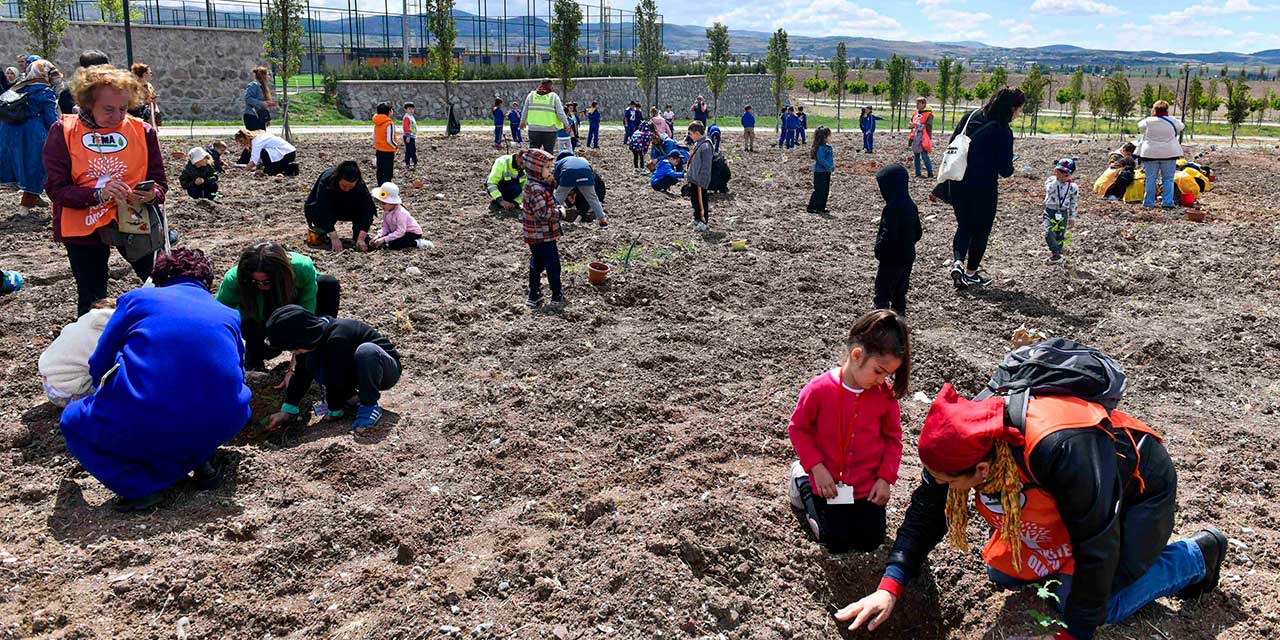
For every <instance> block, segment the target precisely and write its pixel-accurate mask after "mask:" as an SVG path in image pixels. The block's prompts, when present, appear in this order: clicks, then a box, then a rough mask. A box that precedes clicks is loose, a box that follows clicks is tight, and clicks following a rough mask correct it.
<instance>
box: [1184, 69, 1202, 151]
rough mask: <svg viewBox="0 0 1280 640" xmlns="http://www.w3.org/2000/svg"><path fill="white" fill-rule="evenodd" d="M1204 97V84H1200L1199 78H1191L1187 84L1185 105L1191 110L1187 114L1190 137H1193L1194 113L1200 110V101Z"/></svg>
mask: <svg viewBox="0 0 1280 640" xmlns="http://www.w3.org/2000/svg"><path fill="white" fill-rule="evenodd" d="M1203 97H1204V84H1202V83H1201V82H1200V78H1192V79H1191V82H1190V83H1188V84H1187V104H1188V105H1191V110H1190V111H1189V112H1188V113H1187V115H1188V116H1190V123H1189V125H1190V126H1188V127H1187V130H1188V133H1189V134H1190V135H1191V137H1193V138H1194V137H1195V124H1196V112H1197V111H1199V110H1200V100H1201V98H1203Z"/></svg>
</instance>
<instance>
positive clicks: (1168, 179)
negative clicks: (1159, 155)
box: [1142, 160, 1178, 209]
mask: <svg viewBox="0 0 1280 640" xmlns="http://www.w3.org/2000/svg"><path fill="white" fill-rule="evenodd" d="M1177 162H1178V161H1177V160H1146V161H1144V162H1143V163H1142V168H1143V169H1145V170H1146V171H1147V191H1146V194H1145V195H1144V196H1143V198H1142V206H1144V207H1146V208H1148V209H1150V208H1152V207H1154V206H1156V176H1159V177H1160V184H1161V185H1162V186H1163V187H1164V193H1163V194H1161V195H1162V196H1163V197H1162V198H1161V199H1162V202H1161V204H1162V205H1163V206H1165V207H1172V206H1173V192H1174V188H1173V174H1174V173H1175V172H1176V171H1177V170H1178V166H1177Z"/></svg>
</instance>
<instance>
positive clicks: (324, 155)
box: [316, 151, 329, 160]
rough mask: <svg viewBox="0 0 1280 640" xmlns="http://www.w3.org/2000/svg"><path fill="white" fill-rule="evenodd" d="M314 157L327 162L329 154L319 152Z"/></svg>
mask: <svg viewBox="0 0 1280 640" xmlns="http://www.w3.org/2000/svg"><path fill="white" fill-rule="evenodd" d="M316 156H317V157H319V158H320V159H321V160H328V159H329V154H327V153H325V152H323V151H321V152H320V153H317V154H316Z"/></svg>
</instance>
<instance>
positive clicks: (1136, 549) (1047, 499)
mask: <svg viewBox="0 0 1280 640" xmlns="http://www.w3.org/2000/svg"><path fill="white" fill-rule="evenodd" d="M1023 423H1024V425H1025V426H1024V427H1023V428H1021V429H1019V428H1017V427H1013V426H1011V425H1010V420H1009V418H1008V416H1007V412H1006V411H1005V403H1004V400H1003V399H1002V398H1000V397H994V398H987V399H985V400H980V401H970V400H966V399H964V398H961V397H959V395H958V394H957V393H956V390H955V389H954V388H953V387H952V386H951V385H950V384H949V383H948V384H946V385H943V387H942V391H941V392H939V394H938V397H937V398H936V399H935V400H934V401H933V405H932V406H931V407H930V409H929V415H928V417H927V418H925V423H924V428H923V429H922V430H921V432H920V441H919V448H920V462H921V463H922V464H923V465H924V467H925V473H924V474H923V476H924V477H923V482H922V483H921V484H920V486H919V487H918V488H917V489H916V490H915V492H914V493H913V494H912V496H911V505H910V507H909V508H908V509H907V513H906V516H905V517H904V519H903V522H902V526H901V527H900V528H899V529H898V535H897V540H896V542H895V543H894V547H893V551H892V552H891V553H890V554H889V559H888V567H887V568H886V570H885V574H884V578H883V579H881V581H880V586H879V588H878V589H877V590H876V591H875V593H872V594H871V595H868V596H866V597H865V598H863V599H861V600H859V601H857V602H854V603H852V604H850V605H849V606H847V607H845V608H844V609H841V610H840V611H839V612H837V613H836V618H837V619H838V620H842V621H850V620H851V621H852V624H851V625H850V627H849V628H850V629H857V628H859V627H861V626H862V625H863V624H866V625H867V628H868V629H875V628H876V627H878V626H880V625H881V624H882V623H883V622H884V621H885V619H887V618H888V617H889V614H890V613H892V611H893V607H894V604H895V603H896V602H897V601H898V598H900V597H901V596H902V593H903V591H904V589H905V587H906V585H907V584H908V583H909V582H910V581H911V579H912V578H913V577H915V576H916V575H917V574H918V573H919V571H920V567H921V565H922V564H923V563H924V560H925V556H927V555H928V553H929V551H930V550H932V549H933V547H935V546H937V544H938V543H939V542H941V541H942V538H943V537H944V536H948V537H949V538H950V540H951V543H952V544H953V545H955V546H956V547H957V548H959V549H961V550H965V549H966V545H965V529H966V525H967V523H968V518H969V500H970V498H969V494H970V492H971V491H973V492H974V494H975V495H974V499H973V504H974V507H975V508H976V510H977V512H978V514H979V515H981V516H982V518H983V519H984V520H986V521H987V522H988V524H989V525H990V526H991V528H992V530H993V533H992V535H991V539H990V540H989V541H988V542H987V545H986V547H985V548H984V549H983V550H982V559H983V561H984V562H986V564H987V573H988V575H989V576H990V577H991V580H992V581H993V582H995V583H996V584H997V585H999V586H1001V587H1004V588H1006V589H1017V588H1020V587H1022V586H1024V585H1027V584H1031V583H1033V582H1041V581H1047V580H1052V581H1053V583H1052V584H1053V585H1054V586H1056V596H1057V601H1058V606H1059V607H1060V608H1061V609H1062V617H1063V620H1064V621H1065V623H1066V626H1065V627H1064V628H1062V629H1060V630H1059V631H1058V632H1057V633H1056V634H1051V635H1048V636H1045V638H1055V639H1058V640H1062V639H1070V638H1074V639H1076V640H1089V639H1090V638H1092V637H1093V634H1094V630H1095V629H1097V627H1099V626H1101V625H1102V624H1104V623H1115V622H1119V621H1121V620H1124V619H1125V618H1127V617H1129V616H1130V615H1131V614H1133V613H1134V612H1136V611H1138V610H1139V609H1141V608H1142V607H1144V606H1146V605H1147V604H1148V603H1150V602H1152V601H1154V600H1155V599H1156V598H1160V597H1163V596H1168V595H1174V594H1176V595H1178V596H1179V597H1183V598H1195V597H1198V596H1199V595H1201V594H1203V593H1208V592H1210V591H1212V590H1213V589H1214V588H1216V587H1217V585H1218V576H1219V573H1220V571H1221V568H1222V559H1223V556H1224V555H1225V554H1226V551H1227V539H1226V537H1225V536H1223V534H1222V532H1220V531H1218V530H1217V529H1215V528H1208V529H1205V530H1202V531H1200V532H1199V533H1197V534H1195V535H1194V536H1192V537H1191V538H1189V539H1186V540H1179V541H1177V542H1173V543H1168V540H1169V535H1170V534H1171V533H1172V532H1173V513H1174V510H1175V508H1176V506H1177V505H1176V503H1177V475H1176V473H1175V471H1174V467H1173V462H1172V461H1171V460H1170V459H1169V453H1168V451H1166V450H1165V448H1164V445H1163V444H1161V442H1160V437H1159V436H1158V435H1157V434H1156V433H1155V432H1154V431H1153V430H1152V429H1151V428H1150V427H1148V426H1147V425H1145V424H1143V423H1142V422H1141V421H1139V420H1137V419H1136V418H1133V417H1131V416H1128V415H1126V414H1124V413H1123V412H1120V411H1113V412H1111V413H1110V414H1109V415H1108V413H1107V411H1106V410H1105V409H1104V408H1103V407H1102V406H1100V405H1097V404H1094V403H1091V402H1086V401H1084V400H1081V399H1079V398H1074V397H1068V396H1045V397H1032V398H1031V399H1030V401H1029V402H1028V403H1027V415H1026V419H1025V421H1023Z"/></svg>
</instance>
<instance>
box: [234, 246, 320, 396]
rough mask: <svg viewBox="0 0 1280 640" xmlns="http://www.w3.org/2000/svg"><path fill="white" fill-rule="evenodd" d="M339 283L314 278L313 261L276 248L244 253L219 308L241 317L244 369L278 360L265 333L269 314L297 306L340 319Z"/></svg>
mask: <svg viewBox="0 0 1280 640" xmlns="http://www.w3.org/2000/svg"><path fill="white" fill-rule="evenodd" d="M339 292H340V287H339V285H338V280H337V278H334V277H333V276H330V275H325V274H321V273H317V272H316V266H315V264H314V263H313V262H311V258H308V257H307V256H304V255H302V254H300V253H294V252H292V251H286V250H285V248H284V247H283V246H281V245H279V244H276V243H274V242H259V243H257V244H254V245H252V246H250V247H247V248H246V249H245V250H244V251H242V252H241V253H240V261H239V262H238V263H237V264H236V266H234V267H232V268H231V270H230V271H228V272H227V275H225V276H223V278H222V286H220V287H218V302H221V303H222V304H225V305H227V306H228V307H231V308H232V309H237V310H239V311H240V333H241V334H242V335H243V336H244V342H245V355H244V359H245V363H244V366H245V369H247V370H254V371H261V370H263V369H264V368H265V361H266V360H269V359H271V358H274V357H276V356H278V355H280V350H279V349H271V348H270V347H268V346H267V344H266V334H265V332H264V330H263V327H264V325H265V324H266V319H267V318H269V317H271V312H272V311H275V310H276V309H279V308H280V307H283V306H285V305H290V304H296V305H298V306H300V307H302V308H304V309H306V310H307V311H310V312H312V313H314V314H316V315H319V316H329V317H334V316H337V315H338V301H339V297H340V295H339Z"/></svg>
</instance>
